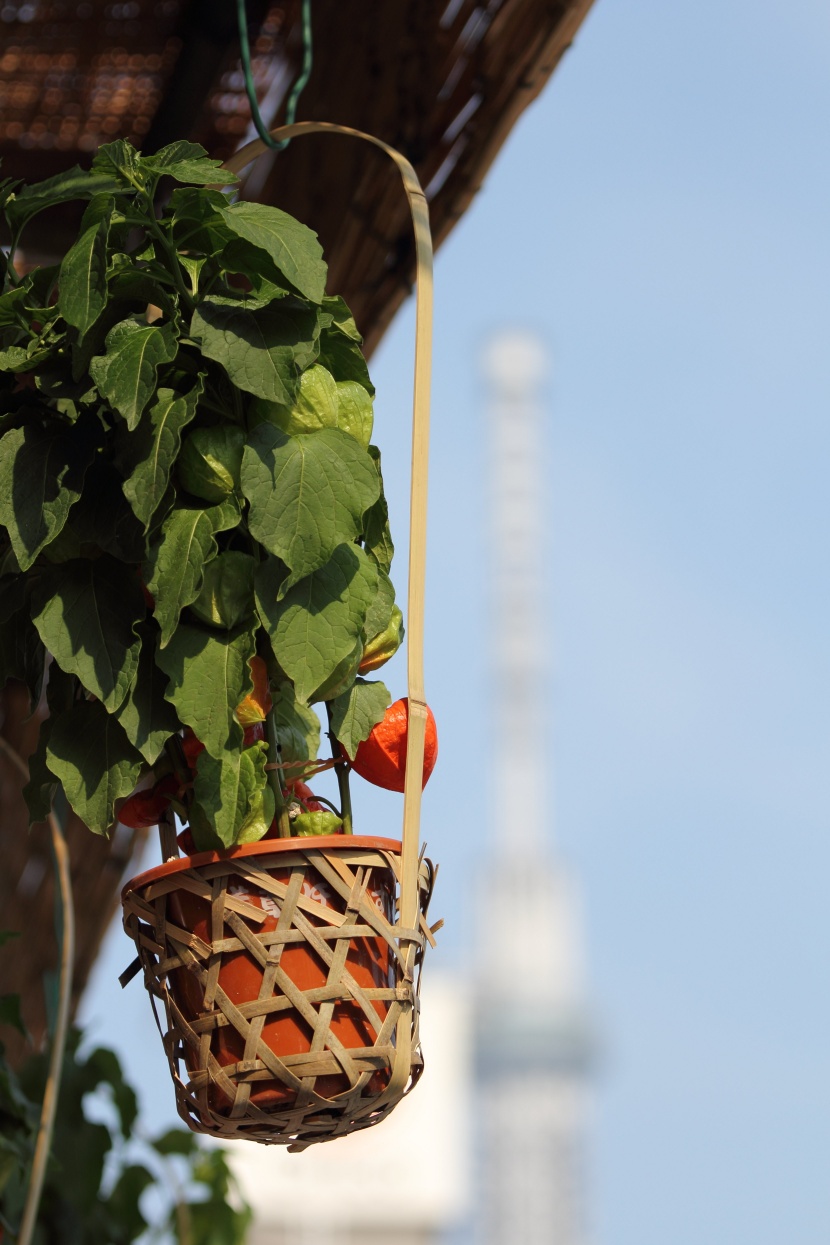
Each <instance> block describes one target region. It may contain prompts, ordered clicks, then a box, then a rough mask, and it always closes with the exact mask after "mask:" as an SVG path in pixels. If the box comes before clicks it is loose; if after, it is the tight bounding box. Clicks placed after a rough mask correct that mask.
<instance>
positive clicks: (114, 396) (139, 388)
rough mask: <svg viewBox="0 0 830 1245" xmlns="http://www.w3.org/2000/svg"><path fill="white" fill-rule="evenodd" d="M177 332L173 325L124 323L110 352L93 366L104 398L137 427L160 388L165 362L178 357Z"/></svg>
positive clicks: (111, 337)
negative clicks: (158, 382) (160, 370)
mask: <svg viewBox="0 0 830 1245" xmlns="http://www.w3.org/2000/svg"><path fill="white" fill-rule="evenodd" d="M176 350H177V342H176V333H175V330H174V328H173V325H172V324H164V325H161V326H158V325H155V324H139V323H138V322H137V321H136V320H122V321H121V323H120V324H116V325H115V327H114V328H113V329H110V331H109V333H108V334H107V340H106V353H105V354H103V355H96V357H95V358H94V359H93V360H92V361H91V363H90V365H89V371H90V374H91V376H92V379H93V380H94V381H95V383H96V385H97V386H98V390H99V392H100V393H101V395H102V396H103V397H105V398H106V399H107V401H108V402H110V403H111V405H112V406H113V407H115V409H116V410H117V411H118V413H119V414H120V415H122V416H123V418H124V419H125V420H126V422H127V427H128V428H135V426H136V424H137V423H138V421H139V419H140V418H141V412H142V411H143V410H144V408H145V406H146V405H147V403H148V402H149V400H150V398H151V396H152V394H153V390H154V389H155V387H156V372H157V371H158V368H159V365H160V364H162V363H170V362H171V361H172V360H173V359H175V357H176Z"/></svg>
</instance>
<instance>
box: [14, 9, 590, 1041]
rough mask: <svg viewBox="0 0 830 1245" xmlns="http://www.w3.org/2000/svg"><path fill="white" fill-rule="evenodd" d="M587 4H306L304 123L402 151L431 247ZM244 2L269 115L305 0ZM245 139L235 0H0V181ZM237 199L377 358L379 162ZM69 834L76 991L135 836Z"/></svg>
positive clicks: (259, 170) (30, 874) (282, 90)
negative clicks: (111, 151)
mask: <svg viewBox="0 0 830 1245" xmlns="http://www.w3.org/2000/svg"><path fill="white" fill-rule="evenodd" d="M591 3H592V0H478V2H476V0H409V2H403V0H399V2H397V3H390V2H388V0H387V2H386V3H374V4H367V3H365V0H313V4H312V25H313V50H314V65H313V70H312V73H311V78H310V80H309V83H308V85H307V86H306V88H305V90H304V92H303V94H302V97H301V99H300V103H299V108H298V119H300V120H314V121H335V122H339V123H340V124H343V125H347V126H351V127H353V128H356V129H360V130H365V131H368V132H370V133H372V134H374V135H376V136H377V137H379V138H381V139H383V140H384V141H386V142H387V143H390V144H392V145H393V146H394V147H397V148H398V149H399V150H400V151H401V152H403V154H404V155H406V156H407V158H408V159H409V160H410V161H411V163H412V164H413V165H414V167H415V169H416V171H417V173H418V175H419V177H420V179H421V182H422V184H423V186H424V187H425V190H426V195H427V198H428V200H429V205H430V214H431V219H432V227H433V232H434V236H435V242H436V245H439V246H440V244H441V242H443V240H444V239H445V238H446V237H447V236H448V235H449V233H450V232H451V231H452V229H453V228H454V226H455V225H456V224H457V223H458V221H459V220H460V219H461V217H462V216H463V214H464V212H465V211H466V209H467V207H468V206H469V205H470V203H471V201H472V199H473V198H474V196H475V194H476V192H477V190H478V189H479V187H480V186H481V184H482V181H483V179H484V177H485V175H486V173H487V171H488V169H489V168H490V166H491V164H492V162H493V160H494V159H495V157H496V155H497V153H498V151H499V149H500V148H501V146H502V144H503V143H504V141H505V139H506V138H507V137H508V135H509V133H510V130H511V129H512V127H513V126H514V125H515V123H516V121H517V120H518V118H519V117H520V115H521V114H522V112H523V111H524V109H525V108H526V107H527V106H528V105H529V104H530V103H531V102H532V101H533V100H534V99H535V98H536V96H537V95H538V94H539V92H540V91H541V90H542V88H543V87H544V85H545V83H546V82H547V81H548V79H549V77H550V75H551V73H552V72H553V70H554V69H555V67H556V65H557V63H558V62H559V60H560V58H561V56H562V55H563V53H564V52H565V50H566V49H567V48H568V47H569V45H570V43H571V41H572V40H573V38H574V35H575V34H576V31H577V29H578V28H579V25H580V23H581V22H582V20H583V18H584V17H585V15H586V13H587V12H588V10H589V8H590V6H591ZM247 7H248V18H249V23H250V33H251V47H252V68H253V74H254V79H255V82H256V84H257V91H258V97H259V100H260V108H261V111H262V114H263V116H264V118H265V120H266V121H267V122H268V123H269V124H278V123H279V122H280V121H281V120H282V119H283V115H284V109H285V102H286V97H287V94H288V91H289V89H290V86H291V84H292V82H293V81H294V80H295V79H296V77H297V75H298V72H299V66H300V62H301V59H302V39H301V30H300V25H301V22H300V18H301V0H273V2H269V0H248V3H247ZM252 137H254V130H253V128H252V125H251V117H250V108H249V104H248V100H247V96H246V94H245V86H244V77H243V73H242V69H241V64H240V58H239V40H238V31H237V25H236V5H235V4H234V0H0V158H2V176H4V177H11V178H19V179H22V180H25V181H27V182H32V181H39V180H42V179H43V178H46V177H49V176H51V175H53V174H55V173H58V172H60V171H62V170H63V169H66V168H70V167H72V166H73V165H74V164H76V163H79V164H81V165H82V166H85V165H86V166H88V164H89V163H90V161H91V159H92V156H93V154H94V152H95V150H96V149H97V147H98V146H99V145H100V144H101V143H104V142H109V141H112V140H113V139H116V138H127V139H129V140H130V141H131V142H132V143H134V144H135V145H136V146H138V147H140V148H142V150H144V151H145V152H152V151H155V150H158V148H160V147H162V146H163V145H165V144H166V143H168V142H171V141H173V140H175V139H180V138H188V139H190V140H192V141H195V142H199V143H201V144H202V145H203V146H204V147H205V148H207V150H208V151H209V152H210V153H211V154H212V155H215V156H218V157H221V158H227V157H228V156H230V155H231V154H232V152H233V151H235V150H236V149H237V148H238V147H240V146H241V145H242V144H243V143H244V142H245V141H247V140H248V139H249V138H252ZM241 193H242V196H243V197H244V198H249V199H255V200H258V201H260V202H267V203H272V204H275V205H277V206H279V207H281V208H282V209H284V210H285V211H288V212H290V213H292V214H293V215H295V216H297V217H298V218H300V219H301V220H303V221H304V222H305V223H306V224H308V225H310V226H311V227H312V228H313V229H315V230H316V231H317V232H318V233H319V235H320V240H321V242H322V244H323V247H324V251H325V253H326V256H327V258H328V261H329V268H330V276H329V288H330V290H331V292H333V293H338V294H341V295H342V296H343V297H344V298H345V299H346V301H347V303H348V304H349V305H350V307H351V308H352V311H353V312H354V315H355V318H356V321H357V323H358V325H359V327H360V329H361V331H362V332H363V334H364V336H365V339H366V347H367V350H368V351H371V350H372V349H373V348H374V346H375V345H376V344H377V342H378V341H379V340H380V338H381V336H382V334H383V332H384V331H385V329H386V328H387V327H388V325H389V323H390V321H391V319H392V317H393V316H394V314H395V312H396V310H397V309H398V307H399V306H400V304H401V303H402V301H403V300H404V299H405V298H406V296H407V294H408V293H409V290H410V288H411V283H412V277H413V271H414V255H413V247H412V240H411V226H410V222H409V218H408V208H407V204H406V200H405V198H404V196H403V195H402V194H401V191H400V187H399V185H398V183H397V180H396V178H395V176H394V174H393V173H392V171H391V167H390V166H389V165H388V161H387V159H386V157H384V156H383V155H382V154H381V153H380V152H378V151H376V150H374V149H373V148H371V147H370V146H369V145H368V144H362V143H356V142H352V141H348V140H346V139H343V138H337V137H334V136H328V135H326V136H315V137H313V138H309V139H302V140H300V141H296V140H295V141H294V142H292V143H291V145H290V146H289V147H288V148H287V150H285V151H284V152H281V153H280V154H278V155H275V154H272V153H269V155H268V156H266V157H262V158H261V159H260V160H259V161H258V162H257V163H256V164H255V165H253V166H251V167H250V169H249V170H248V172H247V175H246V180H245V182H244V184H243V186H242V190H241ZM77 224H78V219H77V217H75V216H74V215H73V213H72V210H71V209H67V208H54V209H51V210H50V211H49V212H44V213H42V214H41V215H40V216H38V217H36V218H35V219H34V220H33V222H32V223H31V225H30V226H29V227H28V228H27V231H26V233H25V235H24V239H23V246H24V248H25V258H26V259H27V261H28V262H30V263H39V262H44V261H50V260H54V259H57V258H58V257H59V256H60V255H61V254H62V253H63V251H64V250H65V249H66V247H67V246H68V245H69V243H70V242H71V240H73V238H74V236H75V230H76V229H77ZM0 697H1V698H2V700H0V714H2V724H0V732H2V734H3V736H4V737H5V738H6V739H7V740H9V741H10V742H11V743H12V744H13V745H14V746H15V747H19V748H20V750H21V751H22V752H23V754H24V756H25V755H27V754H28V753H29V752H30V751H31V750H32V748H33V746H34V739H35V735H36V731H35V729H34V723H33V722H30V723H29V724H26V723H25V722H24V718H25V716H26V712H27V709H26V706H25V700H26V697H25V693H23V692H22V689H20V688H14V687H7V688H6V690H5V691H4V692H2V693H0ZM19 789H20V780H19V777H18V775H17V773H16V772H15V771H14V769H13V768H12V767H11V766H10V765H9V764H8V762H7V761H5V760H3V759H0V807H1V808H2V810H3V818H2V821H0V858H2V861H3V868H2V870H0V928H9V927H11V928H16V929H23V928H24V925H25V928H26V930H27V936H26V937H25V938H21V939H19V940H17V942H16V944H15V945H14V952H13V954H12V953H10V950H9V948H7V949H6V951H5V952H4V953H0V994H2V993H4V992H9V991H16V992H20V993H21V994H22V995H23V1007H24V1015H25V1017H26V1020H27V1023H28V1024H29V1027H30V1029H31V1031H32V1033H33V1035H34V1036H35V1039H36V1040H37V1039H38V1038H39V1037H40V1035H41V1034H42V1033H43V1030H44V1025H45V1018H46V1014H45V1008H44V1001H43V989H42V984H41V980H42V976H43V972H44V968H45V966H47V965H50V964H51V965H54V964H55V963H56V960H57V952H56V948H55V944H54V936H53V932H52V931H53V918H52V910H51V905H52V900H53V888H52V882H51V872H50V869H49V868H48V867H45V866H47V865H48V857H47V855H46V852H47V849H46V846H45V845H46V836H45V835H39V834H38V833H37V832H36V833H35V834H34V835H33V836H32V837H30V838H29V839H28V840H27V837H26V835H27V831H26V816H25V810H24V807H23V804H22V800H21V798H20V795H19ZM69 838H70V846H71V852H72V861H73V877H74V882H75V887H76V895H75V905H76V909H77V914H78V925H79V947H80V949H81V950H80V953H79V960H78V963H77V965H76V982H75V993H76V997H77V995H78V994H79V993H80V991H81V989H82V988H83V985H84V983H85V980H86V977H87V974H88V972H89V969H90V967H91V965H92V963H93V961H94V956H95V953H96V951H97V948H98V945H99V943H100V939H101V938H102V937H103V933H104V931H105V929H106V927H107V924H108V923H109V920H110V919H111V916H112V913H113V911H114V907H115V903H116V900H117V888H118V883H119V880H120V876H121V874H122V872H123V869H124V867H125V866H126V863H127V862H128V860H129V857H130V854H131V851H132V848H133V841H132V838H130V837H129V836H127V838H124V837H123V836H120V835H119V836H117V837H116V839H115V841H114V847H113V849H112V850H111V849H110V847H109V845H108V844H107V843H106V842H104V841H103V840H94V839H92V838H91V836H90V835H89V833H88V831H86V830H85V829H84V828H83V827H82V826H80V824H79V823H77V821H76V819H74V818H70V826H69ZM24 845H25V846H24ZM41 856H42V857H43V859H42V860H41V859H40V858H41ZM32 860H34V861H35V864H34V865H33V864H32V863H31V861H32ZM38 862H39V863H38ZM108 862H109V863H108ZM4 1036H5V1034H4Z"/></svg>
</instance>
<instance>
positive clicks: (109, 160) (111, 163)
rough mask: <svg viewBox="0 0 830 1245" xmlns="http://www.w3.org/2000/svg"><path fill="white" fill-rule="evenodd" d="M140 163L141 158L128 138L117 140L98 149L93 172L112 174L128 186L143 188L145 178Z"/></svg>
mask: <svg viewBox="0 0 830 1245" xmlns="http://www.w3.org/2000/svg"><path fill="white" fill-rule="evenodd" d="M139 163H141V157H139V154H138V152H137V151H136V148H134V147H133V146H132V143H128V142H127V139H126V138H116V141H114V142H112V143H102V146H101V147H98V149H97V152H96V154H95V158H93V161H92V171H93V172H95V173H103V174H110V176H114V177H116V178H117V179H118V182H121V183H122V184H127V186H143V184H144V178H143V177H142V174H141V171H139ZM119 188H121V187H119Z"/></svg>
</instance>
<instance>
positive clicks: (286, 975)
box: [123, 835, 434, 1149]
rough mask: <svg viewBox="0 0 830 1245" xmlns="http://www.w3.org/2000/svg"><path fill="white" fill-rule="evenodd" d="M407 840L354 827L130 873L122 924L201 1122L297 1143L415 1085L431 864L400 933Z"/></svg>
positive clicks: (373, 1116)
mask: <svg viewBox="0 0 830 1245" xmlns="http://www.w3.org/2000/svg"><path fill="white" fill-rule="evenodd" d="M400 850H401V845H400V843H397V842H395V841H394V840H390V839H373V838H364V837H358V836H351V837H349V838H344V837H343V836H334V835H332V836H327V837H325V838H318V839H278V840H265V841H262V842H259V843H253V844H249V845H247V846H245V847H241V848H236V849H234V850H232V851H230V852H223V853H215V852H203V853H201V854H200V855H198V856H193V857H183V858H181V859H178V860H172V861H168V862H167V863H166V864H164V865H161V866H159V867H158V868H156V869H151V870H150V871H149V872H148V873H144V874H141V875H140V876H139V877H136V878H133V879H132V881H130V882H128V883H127V885H126V887H125V888H124V892H123V904H124V928H125V929H126V931H127V933H128V934H129V935H130V937H131V938H133V940H134V941H135V943H136V946H137V948H138V953H139V960H140V962H141V966H142V969H143V973H144V983H145V985H146V986H147V988H148V990H149V991H150V994H151V995H152V996H153V998H154V999H157V1000H159V1002H160V1003H161V1005H162V1008H163V1013H164V1018H165V1021H166V1027H165V1028H164V1030H163V1033H162V1037H163V1041H164V1048H165V1051H166V1053H167V1058H168V1062H169V1065H170V1071H171V1073H172V1076H173V1081H174V1084H175V1087H176V1102H177V1107H178V1111H179V1114H180V1115H181V1116H182V1118H183V1119H184V1120H185V1122H186V1123H187V1124H188V1125H189V1126H190V1127H191V1128H193V1129H194V1130H195V1131H198V1132H205V1133H212V1134H214V1135H216V1136H220V1137H244V1138H248V1139H251V1140H256V1141H264V1142H271V1143H276V1144H284V1145H291V1146H292V1147H293V1148H294V1149H302V1148H304V1146H305V1145H308V1144H310V1143H311V1142H313V1141H326V1140H330V1139H331V1138H334V1137H338V1136H342V1135H343V1134H344V1133H349V1132H353V1131H355V1130H356V1129H360V1128H366V1127H368V1126H369V1125H371V1124H375V1123H377V1122H378V1121H379V1120H381V1119H383V1118H384V1117H385V1116H386V1115H387V1114H388V1113H389V1111H391V1110H392V1108H393V1106H395V1104H396V1103H397V1102H398V1101H400V1099H401V1097H402V1096H403V1095H404V1094H405V1093H406V1092H408V1090H409V1089H410V1088H411V1087H412V1086H413V1085H414V1084H415V1083H416V1082H417V1079H418V1077H419V1076H420V1073H421V1070H422V1067H423V1059H422V1056H421V1051H420V1043H419V1037H418V987H419V983H420V967H421V962H422V958H423V952H424V946H425V943H426V942H427V941H432V936H431V932H430V930H429V928H428V926H427V924H426V919H425V917H426V910H427V906H428V903H429V898H430V894H431V891H432V883H433V876H434V872H433V868H432V865H431V864H430V862H429V861H428V860H426V859H424V858H422V860H421V862H420V869H419V887H418V892H419V920H418V928H417V929H413V930H404V929H403V928H402V927H401V925H400V924H399V921H398V918H399V898H400ZM403 946H408V947H412V948H414V951H415V954H414V957H413V956H409V955H407V954H405V952H404V951H403V950H402V947H403ZM402 1019H404V1020H405V1023H406V1024H407V1025H408V1028H409V1041H408V1042H405V1043H403V1044H399V1043H398V1041H397V1036H398V1028H399V1024H400V1022H401V1021H402Z"/></svg>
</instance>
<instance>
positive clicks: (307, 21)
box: [236, 0, 312, 151]
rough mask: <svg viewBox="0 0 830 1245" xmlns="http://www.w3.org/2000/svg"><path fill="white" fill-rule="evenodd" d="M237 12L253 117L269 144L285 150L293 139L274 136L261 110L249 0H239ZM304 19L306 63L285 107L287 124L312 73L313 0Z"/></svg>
mask: <svg viewBox="0 0 830 1245" xmlns="http://www.w3.org/2000/svg"><path fill="white" fill-rule="evenodd" d="M236 13H237V18H238V20H239V50H240V54H241V59H242V72H243V74H244V76H245V91H246V93H247V95H248V103H249V104H250V105H251V117H252V118H253V122H254V125H255V126H256V132H257V134H258V135H259V137H260V138H261V139H262V141H263V142H264V143H265V145H266V147H270V148H271V149H272V150H273V151H284V150H285V148H286V147H287V146H288V144H289V143H290V142H291V139H290V138H284V139H281V140H279V141H277V140H276V139H273V138H272V137H271V135H270V134H269V133H268V127H267V126H266V124H265V122H264V121H263V119H262V113H261V112H260V111H259V103H258V101H257V97H256V87H255V86H254V76H253V73H252V72H251V45H250V43H249V42H248V14H247V11H246V8H245V0H236ZM302 21H303V67H302V70H301V71H300V76H299V78H298V79H297V81H296V82H295V83H294V85H293V87H292V88H291V94H290V95H289V96H288V104H287V105H286V109H285V124H286V125H293V124H294V120H295V118H296V113H297V101H298V100H299V98H300V96H301V95H302V93H303V90H304V89H305V86H306V83H307V82H308V80H309V78H310V77H311V63H312V57H311V0H303V10H302Z"/></svg>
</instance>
